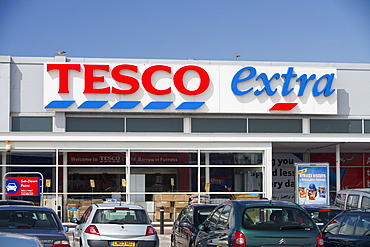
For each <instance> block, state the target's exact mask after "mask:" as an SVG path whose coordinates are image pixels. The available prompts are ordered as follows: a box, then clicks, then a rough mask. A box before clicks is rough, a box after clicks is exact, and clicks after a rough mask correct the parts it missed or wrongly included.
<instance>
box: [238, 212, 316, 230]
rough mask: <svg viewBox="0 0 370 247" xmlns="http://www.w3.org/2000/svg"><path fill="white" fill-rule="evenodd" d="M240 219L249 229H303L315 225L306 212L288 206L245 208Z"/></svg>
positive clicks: (244, 226)
mask: <svg viewBox="0 0 370 247" xmlns="http://www.w3.org/2000/svg"><path fill="white" fill-rule="evenodd" d="M242 220H243V222H242V225H243V228H245V229H249V230H263V231H277V230H305V229H307V228H313V227H314V226H315V223H314V222H313V221H312V220H311V219H310V217H309V216H308V215H307V214H305V213H304V212H302V211H301V210H299V209H296V208H289V207H253V208H247V209H245V210H244V214H243V219H242Z"/></svg>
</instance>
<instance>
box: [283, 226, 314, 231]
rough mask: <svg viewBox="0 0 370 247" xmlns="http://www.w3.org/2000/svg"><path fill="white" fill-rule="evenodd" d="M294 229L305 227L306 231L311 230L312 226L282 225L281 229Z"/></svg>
mask: <svg viewBox="0 0 370 247" xmlns="http://www.w3.org/2000/svg"><path fill="white" fill-rule="evenodd" d="M293 229H304V230H306V231H308V230H311V229H312V227H310V226H299V225H283V226H280V230H293Z"/></svg>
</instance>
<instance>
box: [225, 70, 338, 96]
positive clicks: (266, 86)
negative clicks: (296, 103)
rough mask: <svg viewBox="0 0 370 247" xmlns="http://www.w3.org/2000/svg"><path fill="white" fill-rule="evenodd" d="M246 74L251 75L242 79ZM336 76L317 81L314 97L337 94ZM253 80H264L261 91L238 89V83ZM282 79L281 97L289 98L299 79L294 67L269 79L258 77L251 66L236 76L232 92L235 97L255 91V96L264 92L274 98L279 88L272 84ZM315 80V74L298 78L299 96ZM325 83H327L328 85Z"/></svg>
mask: <svg viewBox="0 0 370 247" xmlns="http://www.w3.org/2000/svg"><path fill="white" fill-rule="evenodd" d="M244 72H249V74H248V75H247V76H246V77H243V78H242V74H243V73H244ZM256 76H257V77H256ZM334 76H335V75H334V73H332V74H330V75H329V74H326V75H323V76H321V77H320V78H319V79H317V80H316V81H315V82H314V84H313V87H312V95H313V96H314V97H317V96H319V95H321V94H323V95H324V96H325V97H329V96H330V95H332V94H333V93H334V92H335V89H332V86H333V80H334ZM255 77H256V78H255ZM253 78H255V80H256V81H257V80H259V79H261V80H262V83H263V87H262V88H261V89H260V90H258V89H256V90H254V89H253V87H250V88H248V89H246V90H240V89H239V88H238V83H240V82H246V81H249V80H252V79H253ZM280 78H284V81H283V86H282V91H281V95H282V96H287V95H289V94H290V93H292V92H293V90H294V86H293V87H292V86H291V83H292V82H291V81H292V80H294V78H297V74H295V73H294V67H289V68H288V70H287V72H286V74H281V75H280V74H279V73H275V74H274V75H273V76H271V78H268V76H267V75H266V74H265V73H261V74H259V75H258V74H257V70H256V69H255V68H254V67H251V66H248V67H244V68H242V69H241V70H239V71H238V72H237V73H236V74H235V75H234V77H233V79H232V81H231V90H232V91H233V93H234V94H235V95H245V94H247V93H250V92H252V91H254V95H256V96H259V95H261V94H262V93H263V92H266V94H267V95H268V96H273V95H275V94H276V92H277V88H272V87H271V82H272V80H274V79H275V80H278V79H280ZM315 79H316V75H315V74H312V75H310V76H309V77H308V76H307V75H306V74H303V75H301V76H300V77H298V78H297V79H296V80H295V81H296V82H298V83H299V85H300V86H299V91H298V94H297V95H298V96H303V95H304V93H305V90H306V88H307V85H308V83H309V82H310V81H314V80H315ZM324 79H326V80H324ZM324 81H326V83H325V82H324ZM322 83H325V84H324V85H322ZM320 84H321V85H320ZM319 86H320V88H322V90H320V89H319Z"/></svg>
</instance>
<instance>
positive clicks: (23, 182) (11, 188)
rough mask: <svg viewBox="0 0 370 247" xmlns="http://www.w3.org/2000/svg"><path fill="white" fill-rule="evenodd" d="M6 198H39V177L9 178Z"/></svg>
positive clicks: (7, 179) (6, 186)
mask: <svg viewBox="0 0 370 247" xmlns="http://www.w3.org/2000/svg"><path fill="white" fill-rule="evenodd" d="M5 188H6V196H39V195H40V178H39V177H7V178H6V185H5Z"/></svg>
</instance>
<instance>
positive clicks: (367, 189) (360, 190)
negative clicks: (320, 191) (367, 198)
mask: <svg viewBox="0 0 370 247" xmlns="http://www.w3.org/2000/svg"><path fill="white" fill-rule="evenodd" d="M343 192H346V193H349V192H366V193H370V188H357V189H346V190H340V191H339V193H343Z"/></svg>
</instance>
